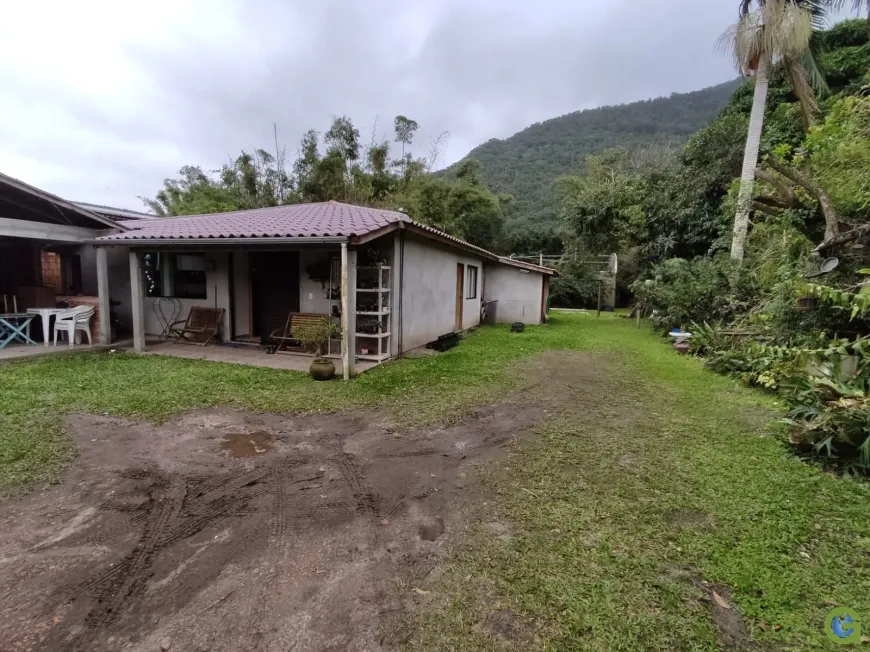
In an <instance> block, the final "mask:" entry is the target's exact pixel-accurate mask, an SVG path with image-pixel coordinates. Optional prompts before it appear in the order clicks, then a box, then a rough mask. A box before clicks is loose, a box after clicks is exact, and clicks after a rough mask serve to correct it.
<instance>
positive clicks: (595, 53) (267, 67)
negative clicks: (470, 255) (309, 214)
mask: <svg viewBox="0 0 870 652" xmlns="http://www.w3.org/2000/svg"><path fill="white" fill-rule="evenodd" d="M737 6H738V2H737V0H655V2H637V0H606V1H604V2H602V1H601V0H562V1H555V0H534V1H533V2H529V1H528V0H522V1H519V0H516V1H515V0H149V2H135V1H134V2H118V0H79V1H78V2H70V1H69V0H39V1H37V2H15V3H12V2H9V3H6V4H5V5H4V8H3V20H2V24H0V171H2V172H4V173H6V174H9V175H11V176H13V177H17V178H19V179H21V180H23V181H26V182H28V183H31V184H34V185H36V186H38V187H40V188H43V189H45V190H48V191H50V192H54V193H56V194H58V195H61V196H62V197H65V198H68V199H74V200H80V201H89V202H94V203H103V204H109V205H114V206H120V207H124V208H132V209H138V210H142V208H143V207H142V204H141V202H140V201H139V200H138V196H140V195H153V194H154V193H155V192H156V191H157V190H158V189H159V187H160V185H161V182H162V180H163V179H164V178H165V177H167V176H173V175H174V174H175V172H176V171H177V170H178V168H179V167H181V166H182V165H185V164H194V165H200V166H202V167H204V168H206V169H213V168H217V167H219V166H220V165H221V164H222V163H224V162H226V161H227V159H228V158H229V157H230V156H234V155H236V154H237V153H238V152H239V151H240V150H241V149H242V148H248V149H250V148H252V147H254V146H260V147H264V148H269V149H271V148H273V147H274V140H273V136H272V123H273V122H275V123H277V124H278V130H279V136H280V139H281V140H282V142H284V143H286V145H287V149H288V152H289V153H290V155H291V157H293V158H295V154H296V151H297V149H298V142H299V139H300V137H301V135H302V133H303V132H304V131H305V130H306V129H309V128H312V127H313V128H315V129H317V130H318V131H323V130H325V129H326V128H328V125H329V122H330V120H331V117H332V116H334V115H341V114H346V115H348V116H350V117H351V118H352V119H353V120H354V122H355V123H356V125H357V127H358V128H359V129H360V131H361V132H362V133H363V139H364V140H365V141H368V139H369V138H370V135H371V132H372V126H373V124H374V121H375V118H376V117H379V119H380V121H379V125H380V129H379V133H378V136H379V137H387V136H390V135H391V129H392V119H393V117H394V116H395V115H396V114H399V113H402V114H405V115H407V116H409V117H411V118H414V119H415V120H417V121H418V122H419V123H420V132H419V133H418V136H417V141H418V145H417V149H416V152H417V153H418V154H421V155H422V154H423V153H424V151H423V150H424V149H425V146H426V144H427V141H428V140H429V139H430V138H431V137H432V135H433V134H436V133H438V132H441V131H449V132H450V139H449V143H448V146H447V147H446V149H445V151H444V154H443V156H442V159H441V161H440V163H441V164H442V165H444V164H448V163H451V162H453V161H455V160H457V159H459V158H461V157H462V156H464V155H465V154H466V153H467V152H468V151H469V150H470V149H471V148H473V147H474V146H475V145H478V144H480V143H482V142H484V141H486V140H488V139H490V138H505V137H507V136H510V135H511V134H513V133H515V132H517V131H519V130H521V129H523V128H524V127H526V126H528V125H529V124H531V123H533V122H536V121H541V120H545V119H547V118H551V117H555V116H558V115H561V114H564V113H569V112H571V111H576V110H578V109H582V108H590V107H595V106H601V105H604V104H615V103H621V102H630V101H634V100H639V99H645V98H648V97H655V96H660V95H667V94H670V93H671V92H685V91H690V90H695V89H699V88H703V87H705V86H709V85H712V84H716V83H719V82H722V81H725V80H727V79H730V78H733V77H734V76H735V72H734V70H733V68H732V65H731V62H730V61H729V59H728V58H727V57H726V56H725V55H724V54H722V53H720V52H718V51H717V50H716V49H715V41H716V38H717V36H718V35H719V34H720V33H721V32H722V31H723V30H724V29H725V27H726V26H727V25H728V24H729V22H732V21H733V20H734V19H735V16H736V13H737Z"/></svg>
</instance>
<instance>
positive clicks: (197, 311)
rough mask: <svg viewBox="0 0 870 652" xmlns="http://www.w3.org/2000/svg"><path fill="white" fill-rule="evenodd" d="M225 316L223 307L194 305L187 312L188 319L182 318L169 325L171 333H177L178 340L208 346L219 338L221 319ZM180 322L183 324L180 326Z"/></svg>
mask: <svg viewBox="0 0 870 652" xmlns="http://www.w3.org/2000/svg"><path fill="white" fill-rule="evenodd" d="M223 317H224V309H223V308H204V307H201V306H192V307H191V308H190V312H189V313H187V319H181V320H179V321H176V322H173V323H172V324H170V325H169V333H170V334H171V335H175V341H176V342H185V343H187V344H199V345H200V346H206V345H208V344H211V342H212V340H215V339H217V337H218V335H219V334H220V330H221V320H222V319H223ZM179 324H183V326H181V327H180V328H179V327H178V325H179Z"/></svg>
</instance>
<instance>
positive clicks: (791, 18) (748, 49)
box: [719, 0, 823, 267]
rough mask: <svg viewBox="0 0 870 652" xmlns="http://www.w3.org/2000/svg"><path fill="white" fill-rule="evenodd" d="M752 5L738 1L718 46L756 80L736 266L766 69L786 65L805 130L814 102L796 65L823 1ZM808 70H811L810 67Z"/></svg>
mask: <svg viewBox="0 0 870 652" xmlns="http://www.w3.org/2000/svg"><path fill="white" fill-rule="evenodd" d="M754 4H755V9H754V10H753V0H742V2H741V6H740V18H739V20H738V21H737V23H736V24H734V25H732V26H731V27H730V28H728V30H727V31H726V32H725V33H724V34H723V35H722V37H721V38H720V41H719V42H720V44H721V45H722V46H724V47H725V48H726V49H728V50H729V51H731V52H732V53H733V54H734V58H735V61H736V63H737V67H738V69H739V70H740V71H741V72H742V73H743V74H747V75H748V74H754V75H755V93H754V95H753V99H752V112H751V114H750V117H749V130H748V132H747V135H746V147H745V149H744V151H743V170H742V172H741V175H740V192H739V194H738V197H737V214H736V215H735V217H734V232H733V235H732V238H731V259H732V260H734V261H736V263H737V266H738V267H739V266H740V265H742V263H743V253H744V249H745V246H746V233H747V231H748V230H749V213H750V211H751V209H752V195H753V191H754V188H755V170H756V168H757V166H758V150H759V147H760V145H761V131H762V128H763V126H764V110H765V107H766V105H767V88H768V84H769V77H770V69H771V66H772V65H773V64H774V63H775V62H779V61H782V62H783V64H784V65H785V66H786V70H787V71H788V72H789V77H790V78H791V80H792V84H793V86H794V87H795V93H796V94H797V95H798V98H799V99H801V97H802V96H803V99H802V101H801V106H802V108H803V109H804V110H803V113H804V123H805V125H806V124H807V121H808V120H811V116H812V114H813V112H814V106H815V99H814V96H812V94H811V92H812V89H811V88H810V86H809V84H808V83H807V72H808V69H807V68H805V67H803V66H801V65H800V62H801V61H803V60H805V57H806V54H807V53H808V52H809V47H810V39H811V37H812V35H813V28H814V26H815V25H818V24H819V22H820V20H821V12H822V9H823V6H822V0H755V1H754ZM809 70H810V71H814V70H815V66H813V67H812V68H810V69H809ZM809 98H812V99H811V100H810V99H809ZM807 116H810V117H807Z"/></svg>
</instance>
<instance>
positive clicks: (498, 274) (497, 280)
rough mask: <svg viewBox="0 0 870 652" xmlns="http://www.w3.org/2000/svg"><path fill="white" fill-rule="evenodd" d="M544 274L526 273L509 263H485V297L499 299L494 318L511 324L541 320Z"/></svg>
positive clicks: (534, 322) (490, 299)
mask: <svg viewBox="0 0 870 652" xmlns="http://www.w3.org/2000/svg"><path fill="white" fill-rule="evenodd" d="M543 287H544V274H541V273H539V272H532V271H530V272H529V273H528V274H526V273H525V272H523V271H522V270H520V269H518V268H516V267H511V266H510V265H504V264H497V265H487V266H486V300H487V301H498V306H497V307H496V315H495V316H496V321H497V322H498V323H501V324H505V323H507V324H510V323H513V322H515V321H521V322H523V323H526V324H540V323H541V300H542V292H543Z"/></svg>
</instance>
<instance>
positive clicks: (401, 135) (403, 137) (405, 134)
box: [393, 115, 419, 180]
mask: <svg viewBox="0 0 870 652" xmlns="http://www.w3.org/2000/svg"><path fill="white" fill-rule="evenodd" d="M393 126H394V128H395V130H396V142H397V143H402V163H401V165H402V176H403V177H405V178H406V180H407V177H408V165H409V164H410V163H412V160H411V155H410V154H407V155H406V154H405V146H406V145H410V144H411V142H412V141H413V140H414V134H415V133H416V132H417V127H418V126H419V125H418V124H417V121H416V120H411V118H407V117H405V116H403V115H397V116H396V119H395V120H394V121H393Z"/></svg>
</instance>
